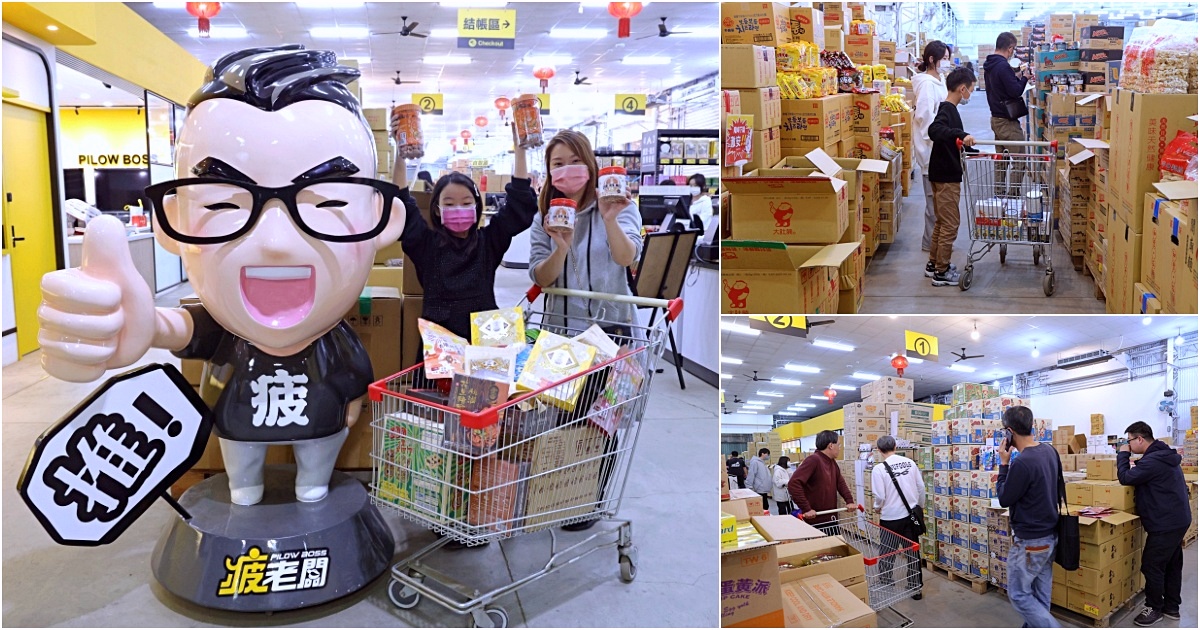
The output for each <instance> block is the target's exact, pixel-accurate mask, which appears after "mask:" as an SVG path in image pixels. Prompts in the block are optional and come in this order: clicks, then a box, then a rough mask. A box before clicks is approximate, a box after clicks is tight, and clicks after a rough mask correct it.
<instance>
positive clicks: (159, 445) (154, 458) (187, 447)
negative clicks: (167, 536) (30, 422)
mask: <svg viewBox="0 0 1200 630" xmlns="http://www.w3.org/2000/svg"><path fill="white" fill-rule="evenodd" d="M211 431H212V419H211V418H210V417H209V409H208V407H207V406H206V405H205V404H204V401H203V400H201V399H200V396H199V395H197V394H196V392H195V390H193V389H192V386H191V385H189V384H188V382H187V380H186V379H184V377H183V375H182V374H180V373H179V370H177V369H175V367H174V366H171V365H161V364H154V365H150V366H146V367H143V368H139V369H136V370H132V371H130V372H126V373H125V374H121V375H119V376H116V377H113V378H111V379H109V380H108V381H106V382H105V383H104V385H102V386H101V387H100V389H98V390H96V391H95V392H93V393H92V395H91V396H90V397H88V399H87V400H85V401H83V402H82V403H80V404H79V405H78V406H77V407H75V409H73V410H72V411H71V412H70V413H69V414H67V416H66V417H64V418H63V419H62V420H59V421H58V423H56V424H55V425H54V426H52V427H50V428H49V429H48V430H47V431H46V432H45V433H43V434H42V435H41V437H39V438H38V440H37V444H36V445H35V446H34V448H33V453H32V454H31V455H30V457H29V462H28V463H27V464H26V465H25V470H24V471H23V472H22V473H21V479H20V481H19V482H18V486H17V487H18V489H19V490H20V493H21V498H23V499H25V503H26V504H27V505H29V509H30V510H32V511H33V514H34V516H35V517H37V519H38V521H39V522H40V523H41V524H42V527H44V528H46V531H47V532H48V533H49V534H50V536H51V537H52V538H54V540H55V541H56V542H58V543H59V544H63V545H85V546H95V545H104V544H108V543H110V542H112V541H114V540H116V539H117V537H119V536H120V535H121V533H122V532H124V531H125V529H126V528H128V527H129V525H131V524H132V523H133V521H135V520H137V518H138V517H139V516H141V515H142V513H143V512H145V511H146V509H147V508H149V507H150V504H151V503H153V502H154V500H155V499H157V498H158V497H160V496H165V493H166V491H167V490H168V489H169V488H170V487H171V484H172V483H174V482H175V481H176V480H178V479H179V477H181V476H182V475H183V473H185V472H187V471H188V469H190V468H191V467H192V466H193V465H195V463H196V462H197V461H199V459H200V456H201V455H203V453H204V447H205V445H206V444H207V443H208V435H209V433H210V432H211Z"/></svg>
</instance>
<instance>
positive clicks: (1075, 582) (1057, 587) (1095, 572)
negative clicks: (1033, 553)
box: [1050, 506, 1146, 619]
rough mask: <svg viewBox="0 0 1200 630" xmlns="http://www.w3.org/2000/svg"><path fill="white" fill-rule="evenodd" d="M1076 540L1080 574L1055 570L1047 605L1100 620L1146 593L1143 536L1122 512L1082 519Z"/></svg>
mask: <svg viewBox="0 0 1200 630" xmlns="http://www.w3.org/2000/svg"><path fill="white" fill-rule="evenodd" d="M1078 508H1079V506H1075V508H1074V509H1073V510H1072V512H1074V511H1077V510H1078ZM1079 540H1080V545H1079V568H1078V569H1077V570H1075V571H1066V570H1065V569H1063V568H1062V567H1060V566H1058V565H1057V564H1056V565H1054V578H1053V580H1054V581H1053V587H1052V590H1051V595H1050V603H1051V604H1053V605H1055V606H1060V607H1063V608H1066V609H1067V610H1070V611H1072V612H1076V613H1079V614H1081V615H1084V616H1086V617H1090V618H1092V619H1103V618H1104V617H1105V616H1107V615H1108V614H1109V613H1110V612H1112V610H1113V609H1115V608H1118V607H1120V606H1121V605H1122V604H1124V603H1125V602H1126V601H1128V600H1129V599H1131V598H1132V597H1133V596H1134V595H1136V594H1137V593H1140V592H1141V590H1142V589H1143V588H1145V579H1144V577H1143V576H1142V573H1141V571H1140V568H1141V564H1142V548H1143V547H1144V546H1145V540H1146V539H1145V531H1144V530H1143V529H1142V525H1141V519H1139V518H1138V517H1137V516H1134V515H1133V514H1129V513H1126V512H1114V513H1112V514H1109V515H1107V516H1104V517H1102V518H1099V519H1095V518H1088V517H1084V516H1081V517H1079Z"/></svg>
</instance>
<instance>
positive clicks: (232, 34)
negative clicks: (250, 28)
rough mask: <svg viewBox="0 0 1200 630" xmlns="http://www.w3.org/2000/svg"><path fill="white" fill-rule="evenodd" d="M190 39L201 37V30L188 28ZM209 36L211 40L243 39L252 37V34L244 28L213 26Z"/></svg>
mask: <svg viewBox="0 0 1200 630" xmlns="http://www.w3.org/2000/svg"><path fill="white" fill-rule="evenodd" d="M187 34H188V37H196V38H198V37H200V29H199V28H196V27H195V26H193V27H190V28H188V30H187ZM208 36H209V37H210V38H211V39H241V38H243V37H250V33H248V32H246V28H245V27H244V26H212V27H209V29H208Z"/></svg>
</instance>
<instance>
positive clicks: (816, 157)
mask: <svg viewBox="0 0 1200 630" xmlns="http://www.w3.org/2000/svg"><path fill="white" fill-rule="evenodd" d="M804 157H806V158H808V160H809V161H810V162H812V163H813V166H816V167H817V170H819V171H821V172H822V173H824V174H825V175H827V176H828V177H831V178H832V177H837V175H838V173H839V172H840V171H841V170H842V167H840V166H838V163H837V162H834V161H833V158H831V157H829V154H828V153H825V151H823V150H821V149H813V150H812V151H810V152H808V153H806V154H805V155H804Z"/></svg>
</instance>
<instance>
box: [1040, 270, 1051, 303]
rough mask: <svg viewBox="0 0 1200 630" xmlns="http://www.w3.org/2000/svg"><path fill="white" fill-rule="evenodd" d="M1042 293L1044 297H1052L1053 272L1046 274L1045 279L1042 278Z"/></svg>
mask: <svg viewBox="0 0 1200 630" xmlns="http://www.w3.org/2000/svg"><path fill="white" fill-rule="evenodd" d="M1042 292H1044V293H1045V294H1046V297H1050V296H1051V295H1054V272H1053V271H1051V272H1049V273H1047V274H1046V277H1045V278H1042Z"/></svg>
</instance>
